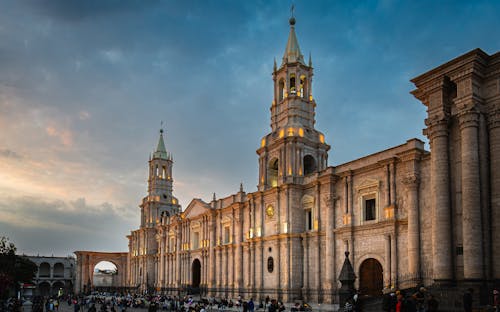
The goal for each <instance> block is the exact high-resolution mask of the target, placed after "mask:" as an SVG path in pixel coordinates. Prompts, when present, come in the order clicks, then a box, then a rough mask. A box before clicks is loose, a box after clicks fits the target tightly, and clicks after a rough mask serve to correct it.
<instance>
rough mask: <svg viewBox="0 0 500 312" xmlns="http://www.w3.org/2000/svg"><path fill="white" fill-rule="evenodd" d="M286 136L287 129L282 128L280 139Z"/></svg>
mask: <svg viewBox="0 0 500 312" xmlns="http://www.w3.org/2000/svg"><path fill="white" fill-rule="evenodd" d="M284 136H285V129H281V130H280V139H281V138H282V137H284Z"/></svg>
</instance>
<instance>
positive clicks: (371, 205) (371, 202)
mask: <svg viewBox="0 0 500 312" xmlns="http://www.w3.org/2000/svg"><path fill="white" fill-rule="evenodd" d="M375 218H376V211H375V198H370V199H365V221H371V220H375Z"/></svg>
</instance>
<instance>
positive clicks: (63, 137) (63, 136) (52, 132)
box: [45, 125, 73, 147]
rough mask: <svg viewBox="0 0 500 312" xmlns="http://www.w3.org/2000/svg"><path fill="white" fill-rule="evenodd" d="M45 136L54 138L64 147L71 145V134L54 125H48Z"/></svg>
mask: <svg viewBox="0 0 500 312" xmlns="http://www.w3.org/2000/svg"><path fill="white" fill-rule="evenodd" d="M45 131H46V132H47V134H48V135H49V136H51V137H56V138H58V139H59V141H60V142H61V143H62V144H63V145H64V146H66V147H70V146H71V145H73V133H71V131H70V130H68V129H59V128H57V127H56V126H54V125H49V126H47V127H46V128H45Z"/></svg>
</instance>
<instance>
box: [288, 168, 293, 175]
mask: <svg viewBox="0 0 500 312" xmlns="http://www.w3.org/2000/svg"><path fill="white" fill-rule="evenodd" d="M288 175H292V167H288Z"/></svg>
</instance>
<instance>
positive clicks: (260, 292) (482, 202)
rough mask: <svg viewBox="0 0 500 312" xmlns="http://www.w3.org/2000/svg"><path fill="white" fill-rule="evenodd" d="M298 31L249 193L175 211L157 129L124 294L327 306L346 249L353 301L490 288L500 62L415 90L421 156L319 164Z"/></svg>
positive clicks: (499, 212) (443, 76)
mask: <svg viewBox="0 0 500 312" xmlns="http://www.w3.org/2000/svg"><path fill="white" fill-rule="evenodd" d="M295 22H296V21H295V19H294V18H293V17H292V18H291V19H290V21H289V24H290V33H289V36H288V42H287V44H286V47H285V52H284V55H283V58H282V60H281V62H280V64H279V66H278V64H276V62H275V64H274V69H273V73H272V77H273V84H274V89H273V90H274V92H273V93H274V94H273V95H272V96H273V100H272V104H271V107H270V114H271V116H270V125H271V129H270V132H269V134H267V135H266V136H264V137H263V138H262V139H261V140H260V146H259V147H258V149H257V155H258V160H259V161H258V164H259V168H258V170H259V175H258V176H259V181H258V188H257V190H256V191H255V192H252V193H246V192H245V191H244V189H243V187H240V190H239V192H237V193H235V194H232V195H229V196H227V197H224V198H218V199H217V198H215V196H214V198H213V200H212V201H211V202H204V201H203V200H201V199H193V200H192V201H191V202H190V203H189V205H188V206H187V207H186V208H185V209H184V210H182V209H181V207H180V205H179V203H178V200H177V198H175V197H174V195H173V185H174V177H173V174H172V167H173V165H174V162H173V157H172V155H171V154H170V153H169V152H167V150H166V148H165V144H164V138H163V132H162V131H160V137H159V142H158V145H157V148H156V151H155V152H154V153H153V154H152V155H151V157H150V160H149V179H148V192H147V196H146V197H144V198H143V200H142V202H141V204H140V205H139V206H140V212H141V223H140V228H138V229H137V230H134V231H132V232H131V233H130V235H128V236H127V238H128V241H129V250H128V254H126V267H125V266H124V267H123V268H121V269H122V271H124V272H125V273H124V274H125V276H124V277H123V283H124V285H126V286H128V287H134V289H137V290H140V291H147V290H149V291H156V292H161V293H165V294H179V291H193V292H194V291H200V292H202V293H203V294H206V295H209V296H221V297H232V298H234V297H236V296H239V295H241V296H243V297H245V298H250V297H253V298H257V299H259V298H264V297H266V296H269V297H272V298H279V299H280V300H282V301H285V302H293V301H295V300H299V299H302V300H306V301H309V302H318V303H332V302H335V301H336V295H337V294H338V289H339V287H340V283H339V281H338V277H339V274H340V271H341V268H342V265H343V263H344V261H345V258H346V253H345V252H346V251H348V252H349V254H348V257H349V260H350V262H351V263H352V266H353V269H354V273H355V275H356V282H355V287H356V288H357V289H358V290H359V292H360V293H361V294H367V295H380V294H382V292H383V291H384V290H387V289H405V288H411V287H416V286H417V285H424V286H426V287H430V288H432V287H443V289H445V288H447V287H448V288H456V289H464V288H468V287H473V288H475V289H476V292H475V293H474V295H475V296H476V295H477V296H479V294H481V292H482V291H481V290H483V291H484V289H491V287H493V286H495V285H496V286H498V285H499V281H500V239H499V238H500V53H496V54H494V55H488V54H486V53H485V52H483V51H482V50H480V49H476V50H472V51H470V52H468V53H466V54H464V55H462V56H459V57H457V58H455V59H453V60H451V61H449V62H447V63H445V64H443V65H441V66H439V67H436V68H435V69H432V70H430V71H428V72H426V73H424V74H422V75H420V76H418V77H416V78H414V79H412V80H411V81H412V83H414V85H415V86H416V88H415V90H414V91H412V92H411V93H412V94H413V96H415V97H416V98H417V99H418V100H420V101H421V102H422V104H423V105H425V106H426V108H427V114H428V115H427V118H426V119H425V127H426V128H425V129H424V130H423V132H424V134H425V135H426V136H427V137H428V139H429V143H430V152H429V151H427V150H425V149H424V143H423V142H422V141H420V140H418V139H409V140H408V141H406V142H404V143H403V144H401V145H398V146H394V147H391V148H388V149H386V150H383V151H380V152H377V153H375V154H371V155H368V156H365V157H362V158H359V159H356V160H352V161H350V162H347V163H344V164H339V165H335V166H329V165H328V151H329V149H330V146H329V145H328V144H327V142H325V136H324V134H323V133H321V132H320V131H319V130H317V129H315V108H316V102H315V99H314V96H313V92H312V84H313V67H312V62H311V59H310V58H309V60H308V61H306V60H305V59H304V56H303V55H302V53H301V50H300V48H299V43H298V39H297V37H296V34H295ZM78 274H81V272H80V273H78ZM78 278H80V281H83V282H85V281H86V277H82V276H80V277H77V279H78Z"/></svg>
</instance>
